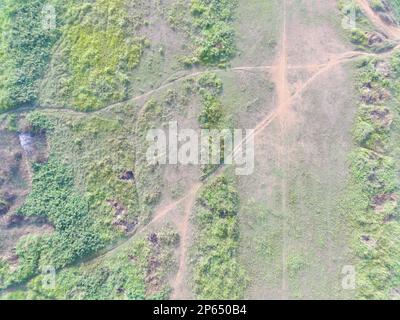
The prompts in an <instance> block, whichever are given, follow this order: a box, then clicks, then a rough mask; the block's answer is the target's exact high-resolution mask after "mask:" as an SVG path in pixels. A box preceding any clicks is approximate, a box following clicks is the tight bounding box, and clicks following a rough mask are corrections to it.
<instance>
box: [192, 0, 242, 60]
mask: <svg viewBox="0 0 400 320" xmlns="http://www.w3.org/2000/svg"><path fill="white" fill-rule="evenodd" d="M236 5H237V1H232V0H222V1H221V0H192V3H191V13H192V15H193V19H194V26H195V28H196V29H197V30H198V31H199V37H198V38H197V40H196V44H197V46H198V49H197V57H198V59H199V60H200V62H202V63H203V64H206V65H221V64H225V63H227V62H228V61H229V60H230V59H231V58H232V57H233V56H234V54H235V51H236V47H235V32H234V29H233V27H232V20H233V16H234V12H235V8H236Z"/></svg>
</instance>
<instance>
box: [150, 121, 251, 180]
mask: <svg viewBox="0 0 400 320" xmlns="http://www.w3.org/2000/svg"><path fill="white" fill-rule="evenodd" d="M167 131H168V132H166V131H165V130H163V129H152V130H149V131H148V133H147V141H148V142H149V143H150V146H149V148H148V149H147V153H146V158H147V161H148V162H149V163H150V164H153V165H155V164H161V165H166V164H170V165H177V164H181V165H209V164H215V165H221V164H225V165H234V166H235V167H236V168H235V173H236V174H237V175H241V176H244V175H250V174H252V173H253V171H254V129H246V130H243V129H234V130H231V129H222V130H208V129H202V130H201V132H200V134H199V133H198V132H196V131H195V130H193V129H180V130H178V123H177V122H174V121H172V122H169V125H168V130H167Z"/></svg>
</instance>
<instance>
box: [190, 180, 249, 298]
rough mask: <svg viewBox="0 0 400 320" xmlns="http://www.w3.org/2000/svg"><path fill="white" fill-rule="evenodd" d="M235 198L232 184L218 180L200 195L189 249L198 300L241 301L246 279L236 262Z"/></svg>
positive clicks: (236, 211)
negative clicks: (195, 230) (191, 248)
mask: <svg viewBox="0 0 400 320" xmlns="http://www.w3.org/2000/svg"><path fill="white" fill-rule="evenodd" d="M238 210H239V196H238V193H237V191H236V189H235V186H234V182H233V181H231V180H230V179H228V178H226V177H224V176H223V177H218V178H216V179H214V180H213V181H212V182H211V183H209V184H208V185H207V186H206V187H205V188H204V190H203V192H202V193H201V194H200V197H199V208H198V210H197V215H196V225H197V230H198V235H197V239H196V241H195V245H194V247H193V250H194V265H193V269H194V270H193V280H194V292H195V294H196V296H197V298H199V299H241V298H243V295H244V291H245V288H246V286H247V282H248V279H247V276H246V273H245V271H244V269H243V267H242V266H241V265H240V263H239V261H238V260H237V251H238V243H239V227H238V217H237V213H238Z"/></svg>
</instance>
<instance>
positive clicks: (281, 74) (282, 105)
mask: <svg viewBox="0 0 400 320" xmlns="http://www.w3.org/2000/svg"><path fill="white" fill-rule="evenodd" d="M282 10H283V21H282V35H281V49H280V51H279V53H278V58H277V69H276V72H275V74H274V75H273V77H272V79H273V81H274V82H275V87H276V97H277V106H276V109H277V115H278V117H279V124H280V136H279V140H280V144H279V147H278V149H279V152H278V167H284V165H285V164H284V162H285V159H286V157H287V156H288V155H287V148H286V145H285V131H286V123H287V122H288V121H290V118H291V115H290V109H289V107H290V99H291V96H290V91H289V83H288V75H287V68H288V62H287V59H288V52H287V28H286V21H287V12H286V0H283V3H282ZM286 183H287V182H286V180H285V179H284V178H282V179H281V193H282V200H281V202H282V235H283V237H282V285H281V294H282V296H281V298H282V299H283V300H285V299H287V297H288V296H287V292H288V283H287V282H288V279H287V268H286V265H287V263H286V260H287V253H286V242H287V238H286V234H287V231H286V229H287V223H286V207H287V201H286V198H287V186H286Z"/></svg>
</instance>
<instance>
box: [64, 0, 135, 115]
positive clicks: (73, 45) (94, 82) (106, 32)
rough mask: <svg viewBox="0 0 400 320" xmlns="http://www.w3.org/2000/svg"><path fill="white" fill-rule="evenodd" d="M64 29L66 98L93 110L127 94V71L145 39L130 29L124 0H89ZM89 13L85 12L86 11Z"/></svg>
mask: <svg viewBox="0 0 400 320" xmlns="http://www.w3.org/2000/svg"><path fill="white" fill-rule="evenodd" d="M75 10H76V12H77V13H76V14H77V15H82V14H83V15H84V18H81V19H79V18H78V17H75V19H76V20H73V22H72V23H71V25H70V26H69V27H68V28H66V29H65V32H64V34H63V37H62V41H63V44H62V48H61V50H65V52H66V54H65V57H64V59H65V60H66V69H67V70H66V71H67V74H70V77H68V78H66V79H60V81H63V92H64V94H65V98H70V99H71V100H70V103H71V105H72V106H73V107H74V108H76V109H79V110H93V109H98V108H100V107H103V106H105V105H107V104H110V103H112V102H116V101H121V100H123V99H125V98H126V96H127V88H128V84H129V77H128V72H129V71H130V70H132V69H133V68H134V67H136V66H137V65H138V63H139V60H140V56H141V53H142V50H143V41H142V40H141V39H136V38H135V37H133V36H132V35H131V34H129V33H128V30H129V29H128V26H129V17H128V14H127V8H126V6H125V0H113V1H105V0H98V1H96V2H94V3H93V2H86V3H84V4H82V5H81V6H80V7H79V8H77V9H75ZM85 13H86V14H85Z"/></svg>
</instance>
